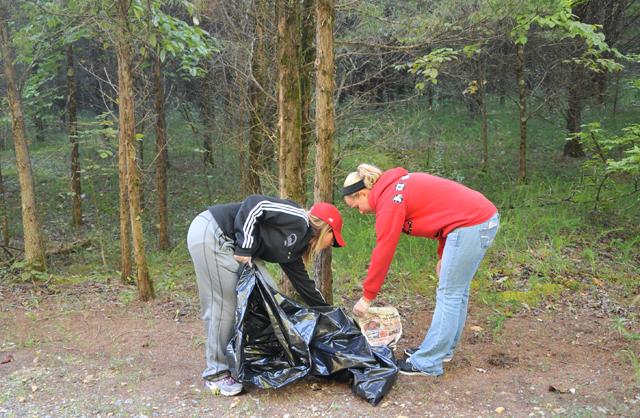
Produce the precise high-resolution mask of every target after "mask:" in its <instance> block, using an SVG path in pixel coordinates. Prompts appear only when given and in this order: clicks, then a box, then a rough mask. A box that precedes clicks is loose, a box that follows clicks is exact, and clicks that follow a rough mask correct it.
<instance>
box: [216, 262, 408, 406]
mask: <svg viewBox="0 0 640 418" xmlns="http://www.w3.org/2000/svg"><path fill="white" fill-rule="evenodd" d="M237 291H238V306H237V308H236V322H235V334H234V336H233V338H232V339H231V342H230V343H229V345H228V346H227V356H228V357H229V360H230V364H231V365H232V366H231V367H232V373H233V376H234V378H236V380H238V381H241V382H250V383H252V384H254V385H256V386H258V387H260V388H263V389H276V388H280V387H283V386H286V385H288V384H289V383H293V382H295V381H297V380H300V379H302V378H304V377H305V376H307V375H309V374H311V375H313V376H321V377H328V378H331V379H339V380H351V381H352V390H353V392H354V393H355V394H357V395H358V396H361V397H363V398H364V399H366V400H367V401H368V402H369V403H371V404H373V405H376V404H377V403H378V402H380V400H381V399H382V397H383V396H384V395H385V394H387V392H389V390H391V387H392V386H393V383H394V382H395V380H396V377H397V374H398V368H397V367H396V365H395V359H394V356H393V352H392V351H391V349H389V348H388V347H371V346H369V344H368V343H367V340H366V339H365V337H364V335H362V332H361V331H360V329H359V327H358V326H357V325H356V324H355V322H354V321H353V319H351V318H350V317H349V316H348V315H346V314H345V312H344V311H343V310H342V309H340V308H332V307H316V308H307V307H305V306H302V305H300V304H298V303H297V302H295V301H293V300H291V299H289V298H287V297H286V296H284V295H282V294H281V293H278V292H277V291H276V290H274V289H273V288H272V287H271V286H269V284H268V282H267V281H266V280H265V279H264V278H263V277H262V275H261V273H260V272H259V271H258V270H257V269H255V268H245V269H244V271H243V272H242V275H241V277H240V281H239V282H238V286H237Z"/></svg>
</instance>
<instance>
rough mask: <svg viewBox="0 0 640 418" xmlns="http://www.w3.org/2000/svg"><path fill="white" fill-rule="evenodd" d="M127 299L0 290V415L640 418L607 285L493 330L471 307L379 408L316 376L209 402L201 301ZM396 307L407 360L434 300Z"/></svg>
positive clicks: (98, 291) (629, 345) (96, 293)
mask: <svg viewBox="0 0 640 418" xmlns="http://www.w3.org/2000/svg"><path fill="white" fill-rule="evenodd" d="M121 290H122V288H121V287H120V286H119V285H105V284H85V285H75V286H67V287H57V288H55V289H51V288H46V287H45V288H35V287H33V286H31V285H21V286H14V285H12V286H11V287H7V286H6V285H3V284H2V283H1V282H0V306H1V311H0V344H1V345H0V363H1V364H0V417H14V416H15V417H22V416H27V417H30V416H38V417H47V416H49V417H76V416H96V417H107V416H138V417H142V416H147V417H151V416H154V417H155V416H158V417H166V416H179V417H191V416H194V417H196V416H239V417H265V416H269V417H310V416H334V417H360V416H361V417H387V418H390V417H423V416H427V417H430V416H433V417H444V416H446V417H467V416H468V417H491V416H514V417H521V416H522V417H527V416H547V417H548V416H563V417H565V416H571V417H576V416H578V417H592V416H596V417H597V416H625V417H637V416H640V387H639V386H638V382H637V381H636V377H635V375H634V368H633V366H632V361H631V357H630V356H628V355H625V352H626V353H627V354H628V353H631V352H633V353H636V354H638V353H640V350H639V349H640V347H639V343H638V342H637V341H635V342H633V341H629V340H627V339H625V338H623V337H622V336H621V335H620V334H618V333H617V332H616V331H615V330H614V328H613V326H612V322H611V320H612V318H613V317H614V316H618V315H620V314H621V310H622V309H623V308H621V307H619V306H617V305H615V303H614V302H612V301H611V299H609V298H608V296H607V294H606V292H605V291H604V290H602V289H594V290H592V291H588V292H581V293H573V294H569V295H563V297H562V298H560V299H559V300H557V301H556V302H553V303H551V304H547V305H546V306H545V307H543V308H541V309H540V310H528V311H524V312H522V313H520V314H518V315H516V316H514V317H512V318H509V319H507V320H506V321H505V322H504V324H503V325H504V326H503V328H502V330H501V331H500V332H499V333H497V334H496V335H494V333H493V332H492V329H491V328H492V327H491V323H490V321H488V318H489V316H490V314H491V312H490V311H489V309H488V308H481V307H478V305H480V304H477V303H474V301H473V298H472V302H471V309H470V314H469V319H468V322H467V326H466V328H465V333H464V336H463V342H462V343H461V346H460V347H459V349H458V351H457V352H456V354H455V357H454V359H453V361H452V362H451V363H448V364H446V366H445V374H444V375H443V376H441V377H438V378H432V377H422V376H403V375H399V376H398V379H397V382H396V384H395V386H394V387H393V389H392V390H391V392H390V393H389V394H388V395H387V396H386V397H385V398H384V399H383V400H382V402H381V403H380V404H379V405H378V406H376V407H374V406H371V405H369V404H368V403H366V402H365V401H364V400H362V399H360V398H357V397H356V396H354V395H353V394H352V393H351V390H350V388H349V386H348V385H347V384H345V383H338V382H332V381H325V380H320V379H316V378H308V379H306V380H304V381H302V382H298V383H295V384H293V385H290V386H288V387H286V388H283V389H279V390H261V389H257V388H255V387H249V388H247V390H246V392H245V393H244V394H243V395H241V396H238V397H233V398H225V397H220V396H213V395H211V394H209V393H206V392H204V391H203V390H202V386H201V381H200V379H199V375H200V372H201V368H202V366H203V356H204V354H203V352H204V348H203V332H202V325H201V322H200V319H199V316H198V315H199V313H198V308H197V301H196V298H195V297H194V298H193V300H189V299H187V300H168V299H166V298H164V299H163V298H160V299H157V300H155V301H153V302H150V303H139V302H133V303H130V304H126V305H125V304H123V303H121V302H119V298H118V295H119V292H120V291H121ZM349 302H351V301H346V300H345V301H343V303H344V304H345V305H347V306H350V305H348V304H349ZM399 309H400V310H401V312H402V315H403V326H404V334H403V338H402V340H401V341H400V344H399V345H398V348H397V350H396V356H397V357H398V358H401V357H402V349H404V348H405V347H407V346H415V345H417V344H418V343H419V342H420V341H421V339H422V336H423V335H424V332H425V330H426V328H427V326H428V324H429V321H430V317H431V312H432V310H433V301H430V300H427V299H421V298H413V299H411V300H407V301H406V302H403V303H402V304H401V306H399ZM635 331H637V330H635ZM627 350H630V351H627ZM636 359H637V357H636Z"/></svg>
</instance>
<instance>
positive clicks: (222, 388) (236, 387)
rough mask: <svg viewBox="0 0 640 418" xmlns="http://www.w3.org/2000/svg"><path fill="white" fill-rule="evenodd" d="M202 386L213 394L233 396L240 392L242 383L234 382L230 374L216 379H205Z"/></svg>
mask: <svg viewBox="0 0 640 418" xmlns="http://www.w3.org/2000/svg"><path fill="white" fill-rule="evenodd" d="M204 387H205V388H206V389H207V390H209V391H211V393H213V394H214V395H222V396H235V395H237V394H239V393H240V392H242V383H239V382H236V380H235V379H234V378H233V377H231V376H230V375H226V376H224V377H222V378H218V379H216V380H206V379H205V381H204Z"/></svg>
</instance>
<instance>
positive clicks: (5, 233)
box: [0, 164, 10, 247]
mask: <svg viewBox="0 0 640 418" xmlns="http://www.w3.org/2000/svg"><path fill="white" fill-rule="evenodd" d="M0 210H2V244H3V245H4V246H5V247H6V246H8V245H9V238H10V236H9V214H8V213H7V196H6V194H5V192H4V179H3V178H2V164H0Z"/></svg>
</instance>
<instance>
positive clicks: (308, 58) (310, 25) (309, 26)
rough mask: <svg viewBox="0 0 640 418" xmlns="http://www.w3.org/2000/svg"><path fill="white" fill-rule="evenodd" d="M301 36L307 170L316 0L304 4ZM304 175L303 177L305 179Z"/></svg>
mask: <svg viewBox="0 0 640 418" xmlns="http://www.w3.org/2000/svg"><path fill="white" fill-rule="evenodd" d="M301 24H302V26H301V38H300V42H301V45H300V53H301V59H302V60H301V63H300V97H301V101H302V134H301V143H302V151H301V152H302V161H301V162H300V164H301V166H302V170H303V171H304V170H306V168H307V161H308V159H309V149H310V147H311V144H312V142H313V121H312V119H311V97H312V96H313V94H312V92H313V65H314V61H315V58H316V51H315V48H314V45H313V43H314V42H313V41H314V37H315V31H316V29H315V0H304V1H303V4H302V17H301ZM304 177H305V176H304V175H303V179H304ZM306 191H307V182H306V181H303V182H302V199H303V200H301V201H300V203H301V204H302V205H306V203H307V192H306Z"/></svg>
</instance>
